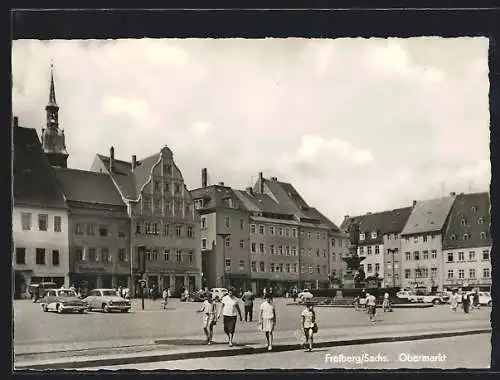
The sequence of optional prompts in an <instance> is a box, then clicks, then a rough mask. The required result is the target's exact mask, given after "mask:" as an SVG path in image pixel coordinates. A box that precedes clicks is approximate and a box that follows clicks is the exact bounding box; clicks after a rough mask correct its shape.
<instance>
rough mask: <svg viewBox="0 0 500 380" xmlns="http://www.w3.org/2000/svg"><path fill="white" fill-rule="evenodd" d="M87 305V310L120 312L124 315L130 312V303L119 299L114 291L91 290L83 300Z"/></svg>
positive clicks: (121, 298)
mask: <svg viewBox="0 0 500 380" xmlns="http://www.w3.org/2000/svg"><path fill="white" fill-rule="evenodd" d="M83 301H84V302H86V303H87V305H88V310H89V311H91V310H102V311H104V312H106V313H109V312H110V311H121V312H122V313H126V312H127V311H129V310H130V301H129V300H128V299H126V298H123V297H120V296H119V295H118V291H116V290H115V289H93V290H91V291H90V292H89V294H88V296H87V297H86V298H84V299H83Z"/></svg>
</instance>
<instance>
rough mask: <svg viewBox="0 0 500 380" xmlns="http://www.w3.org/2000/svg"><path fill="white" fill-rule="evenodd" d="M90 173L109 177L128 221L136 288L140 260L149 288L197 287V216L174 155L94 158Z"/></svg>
mask: <svg viewBox="0 0 500 380" xmlns="http://www.w3.org/2000/svg"><path fill="white" fill-rule="evenodd" d="M91 170H92V171H95V172H99V173H106V174H108V175H109V176H110V178H111V180H112V181H113V183H114V185H115V187H116V189H117V190H118V191H119V193H120V195H121V197H122V200H123V202H124V203H125V204H126V205H127V212H128V216H129V218H130V232H129V234H130V237H131V243H130V245H131V246H130V252H131V254H132V257H131V261H132V262H131V265H132V272H133V276H134V281H133V282H132V286H133V287H134V288H135V287H136V285H137V284H138V281H139V279H140V278H141V272H142V268H141V267H142V266H143V265H142V260H143V259H145V260H144V262H145V263H144V267H145V277H146V279H147V283H148V286H149V287H152V286H155V287H156V288H157V289H160V290H161V289H164V288H170V289H171V290H173V291H176V292H178V291H180V290H182V289H184V288H190V289H194V288H200V286H201V250H200V243H199V242H200V240H199V239H200V222H199V215H198V213H197V212H196V211H195V210H194V207H193V200H192V197H191V194H190V193H189V191H188V190H187V188H186V186H185V184H184V179H183V176H182V173H181V171H180V169H179V168H178V167H177V165H176V164H175V162H174V159H173V154H172V151H171V150H170V149H169V148H168V147H166V146H165V147H163V148H162V149H161V150H160V151H159V152H158V153H156V154H154V155H151V156H149V157H146V158H144V159H141V160H137V158H136V156H135V155H134V156H132V160H131V161H130V162H127V161H120V160H117V159H115V153H114V148H113V147H111V149H110V154H109V156H103V155H99V154H98V155H97V156H96V158H95V160H94V163H93V164H92V168H91Z"/></svg>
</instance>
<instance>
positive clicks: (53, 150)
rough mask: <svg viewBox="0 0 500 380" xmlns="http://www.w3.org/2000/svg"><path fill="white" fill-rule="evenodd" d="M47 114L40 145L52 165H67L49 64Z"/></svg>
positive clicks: (63, 137)
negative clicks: (45, 126)
mask: <svg viewBox="0 0 500 380" xmlns="http://www.w3.org/2000/svg"><path fill="white" fill-rule="evenodd" d="M45 111H46V114H47V128H46V129H42V147H43V151H44V152H45V155H46V156H47V159H48V160H49V162H50V164H51V165H52V166H60V167H63V168H66V167H67V161H68V156H69V154H68V152H67V151H66V137H65V136H64V130H60V129H59V106H58V105H57V102H56V90H55V85H54V65H53V64H51V65H50V90H49V102H48V103H47V105H46V106H45Z"/></svg>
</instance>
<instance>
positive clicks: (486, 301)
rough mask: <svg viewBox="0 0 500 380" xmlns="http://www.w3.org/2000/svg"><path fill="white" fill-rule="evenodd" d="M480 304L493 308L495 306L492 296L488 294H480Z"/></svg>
mask: <svg viewBox="0 0 500 380" xmlns="http://www.w3.org/2000/svg"><path fill="white" fill-rule="evenodd" d="M479 304H480V305H487V306H491V305H492V304H493V301H492V299H491V294H490V293H488V292H479Z"/></svg>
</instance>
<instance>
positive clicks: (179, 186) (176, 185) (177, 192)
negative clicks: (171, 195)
mask: <svg viewBox="0 0 500 380" xmlns="http://www.w3.org/2000/svg"><path fill="white" fill-rule="evenodd" d="M174 192H175V194H179V193H180V192H181V184H180V183H176V184H175V185H174Z"/></svg>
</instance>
